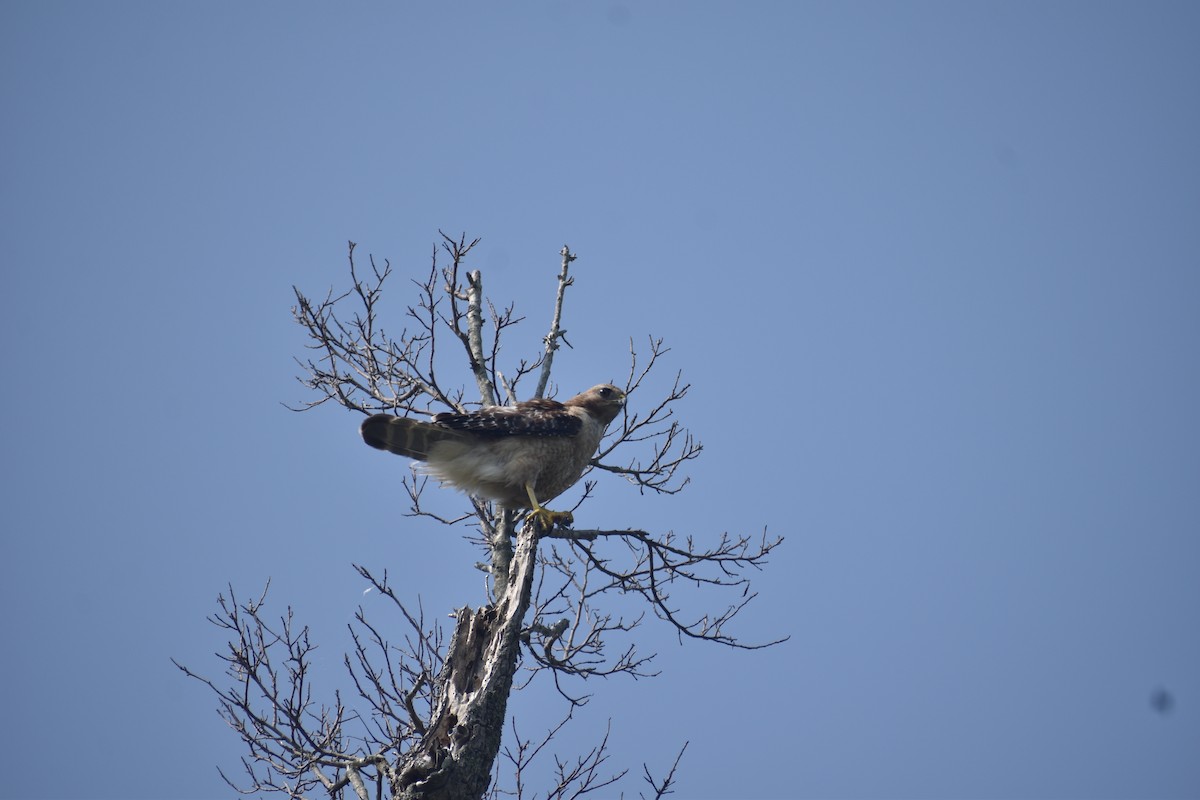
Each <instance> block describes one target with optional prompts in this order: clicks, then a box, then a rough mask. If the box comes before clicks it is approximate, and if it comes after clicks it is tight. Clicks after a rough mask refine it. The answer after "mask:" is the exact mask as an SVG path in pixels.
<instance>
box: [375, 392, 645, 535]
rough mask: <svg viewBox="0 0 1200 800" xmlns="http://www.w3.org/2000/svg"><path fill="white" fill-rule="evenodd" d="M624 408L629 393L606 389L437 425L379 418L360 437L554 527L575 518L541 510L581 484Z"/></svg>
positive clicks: (437, 419) (447, 418)
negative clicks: (577, 482) (594, 456)
mask: <svg viewBox="0 0 1200 800" xmlns="http://www.w3.org/2000/svg"><path fill="white" fill-rule="evenodd" d="M624 406H625V392H623V391H621V390H620V389H618V388H617V387H616V386H612V385H611V384H607V383H604V384H600V385H599V386H593V387H592V388H591V389H588V390H587V391H586V392H584V393H583V394H579V395H576V396H575V397H572V398H571V399H570V400H568V401H566V402H565V403H560V402H558V401H557V400H545V399H540V398H539V399H534V400H526V401H525V402H523V403H517V404H516V405H515V406H488V407H486V408H481V409H480V410H478V411H474V412H472V413H470V414H449V413H444V414H435V415H434V417H433V421H432V422H420V421H417V420H413V419H408V418H406V417H395V416H392V415H391V414H375V415H374V416H372V417H368V418H367V419H366V420H364V421H363V424H362V428H361V429H360V432H361V433H362V437H363V441H364V442H366V443H367V444H369V445H370V446H371V447H374V448H377V449H379V450H387V451H388V452H389V453H396V454H397V455H401V456H407V457H408V458H415V459H416V460H418V461H423V462H425V463H424V466H423V467H422V471H423V472H425V473H426V474H429V475H432V476H434V477H435V478H437V479H438V480H439V481H441V482H442V483H444V484H448V485H450V486H453V487H455V488H457V489H461V490H462V491H464V492H466V493H467V494H470V495H474V496H476V497H482V498H486V499H488V500H495V501H496V502H498V503H501V504H503V505H505V506H507V507H508V508H528V509H531V511H532V513H533V515H534V516H536V517H537V520H538V522H539V523H541V524H542V526H543V527H546V528H549V527H552V526H553V525H554V524H555V523H558V522H564V523H567V524H570V523H571V522H572V521H573V516H572V514H571V512H569V511H550V510H548V509H546V508H544V507H543V506H542V503H547V502H549V501H551V500H553V499H554V498H556V497H558V496H559V495H560V494H562V493H563V492H565V491H566V490H567V489H569V488H571V487H572V486H573V485H575V482H576V481H578V480H579V478H580V476H582V475H583V471H584V469H586V468H587V465H588V462H589V461H591V458H592V455H593V454H594V453H595V452H596V448H597V447H599V446H600V439H601V438H602V437H603V436H604V430H605V428H607V427H608V424H609V423H610V422H612V421H613V420H614V419H616V417H617V415H618V414H620V413H621V409H622V408H623V407H624Z"/></svg>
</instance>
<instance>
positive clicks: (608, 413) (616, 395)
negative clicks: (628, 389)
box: [567, 383, 625, 425]
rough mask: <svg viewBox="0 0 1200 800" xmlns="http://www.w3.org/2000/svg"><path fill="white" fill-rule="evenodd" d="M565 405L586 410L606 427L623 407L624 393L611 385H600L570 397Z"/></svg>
mask: <svg viewBox="0 0 1200 800" xmlns="http://www.w3.org/2000/svg"><path fill="white" fill-rule="evenodd" d="M567 405H571V406H579V407H580V408H583V409H586V410H587V412H588V413H589V414H591V415H592V416H594V417H596V418H597V419H599V420H600V421H601V422H603V423H604V424H605V425H608V423H610V422H612V421H613V420H614V419H616V418H617V415H618V414H620V413H621V409H622V408H624V407H625V392H624V391H622V390H621V389H618V388H617V387H616V386H613V385H612V384H611V383H602V384H600V385H599V386H593V387H592V388H590V389H588V390H587V391H586V392H584V393H583V394H579V395H576V396H575V397H572V398H571V399H570V400H568V401H567Z"/></svg>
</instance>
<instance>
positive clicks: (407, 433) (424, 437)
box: [359, 414, 462, 461]
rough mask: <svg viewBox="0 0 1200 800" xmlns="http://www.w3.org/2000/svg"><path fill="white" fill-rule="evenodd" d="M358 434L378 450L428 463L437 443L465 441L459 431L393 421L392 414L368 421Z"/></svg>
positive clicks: (410, 420) (378, 415) (397, 420)
mask: <svg viewBox="0 0 1200 800" xmlns="http://www.w3.org/2000/svg"><path fill="white" fill-rule="evenodd" d="M359 432H360V433H362V438H363V441H364V442H366V443H367V444H369V445H370V446H371V447H374V448H376V449H377V450H387V451H388V452H389V453H395V454H396V455H398V456H407V457H408V458H415V459H417V460H418V461H425V460H427V459H428V458H429V450H430V448H432V447H433V445H434V444H436V443H437V442H440V441H443V440H446V439H455V440H457V439H461V438H462V434H459V433H457V432H456V431H450V430H446V429H445V428H439V427H438V426H437V425H431V424H430V423H428V422H418V421H417V420H414V419H408V418H406V417H393V416H392V415H391V414H375V415H374V416H371V417H367V418H366V419H365V420H363V424H362V427H361V428H359Z"/></svg>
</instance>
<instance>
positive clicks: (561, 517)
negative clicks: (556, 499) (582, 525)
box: [527, 507, 575, 531]
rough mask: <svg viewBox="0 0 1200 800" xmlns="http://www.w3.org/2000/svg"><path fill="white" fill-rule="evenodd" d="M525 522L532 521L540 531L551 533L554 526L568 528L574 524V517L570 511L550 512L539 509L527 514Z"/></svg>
mask: <svg viewBox="0 0 1200 800" xmlns="http://www.w3.org/2000/svg"><path fill="white" fill-rule="evenodd" d="M527 520H530V521H532V522H533V524H534V525H536V526H537V528H538V530H540V531H551V530H553V529H554V527H555V526H556V525H563V526H570V525H571V523H573V522H575V515H574V514H572V513H571V512H570V511H551V510H550V509H548V508H540V507H539V508H535V509H533V510H532V511H530V512H529V516H528V517H527Z"/></svg>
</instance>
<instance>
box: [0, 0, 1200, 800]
mask: <svg viewBox="0 0 1200 800" xmlns="http://www.w3.org/2000/svg"><path fill="white" fill-rule="evenodd" d="M1198 38H1200V6H1196V5H1195V4H1191V3H1164V2H1151V3H1139V4H1133V3H1073V2H1053V3H1003V4H1001V3H994V4H986V3H977V2H969V3H924V2H919V3H918V2H914V3H904V4H900V3H872V2H864V3H800V2H796V3H767V2H760V3H742V4H733V3H728V4H718V3H682V2H673V3H672V2H664V3H647V4H621V3H530V4H520V5H511V4H509V5H501V4H482V3H460V4H454V5H450V6H440V5H439V6H435V5H434V4H392V5H383V4H367V3H363V4H354V5H343V4H338V5H333V4H309V3H288V4H283V3H260V4H233V3H223V4H222V3H216V4H214V3H206V4H199V3H195V4H181V3H157V2H153V3H152V2H145V3H129V2H115V3H104V4H100V3H81V2H76V3H61V2H36V3H35V2H8V3H5V4H4V5H3V7H2V8H0V60H2V69H0V87H2V91H3V103H4V110H5V119H6V124H5V125H4V131H5V133H4V144H5V146H4V150H3V156H2V157H0V165H2V166H0V168H2V170H3V178H2V180H0V186H2V188H0V203H2V204H3V205H2V213H0V220H2V221H0V236H2V239H0V252H2V253H3V264H4V292H3V297H4V313H3V315H2V317H0V325H3V342H4V362H5V375H6V377H5V381H4V385H5V391H4V393H3V398H4V399H3V403H4V414H3V420H4V422H3V424H4V442H5V444H4V448H3V453H4V455H3V465H4V473H5V480H4V481H3V484H2V485H0V499H2V501H3V502H2V508H3V517H2V519H3V526H2V527H3V531H4V533H3V536H4V550H5V557H4V559H3V561H2V566H0V570H2V572H0V577H2V579H3V580H2V581H0V592H2V595H0V597H2V598H3V609H4V611H3V614H2V615H0V625H2V626H3V627H2V629H0V633H2V637H3V639H2V640H3V642H4V648H5V653H6V655H5V658H4V659H3V663H2V664H0V687H2V691H3V697H2V702H3V708H4V717H5V719H6V724H5V725H4V733H3V734H2V735H3V739H4V745H3V748H0V752H3V762H2V763H3V764H4V765H5V767H6V770H5V772H6V777H5V780H4V781H3V783H2V784H0V796H2V797H5V798H68V797H81V798H151V797H154V798H208V797H219V796H220V797H223V796H227V795H228V792H227V791H226V789H225V788H224V786H223V784H222V783H221V782H220V779H219V777H218V776H217V773H216V769H215V767H216V765H218V764H220V765H222V766H224V767H226V768H227V769H231V770H232V769H234V768H235V767H236V760H237V758H238V757H239V756H240V754H241V753H240V750H239V748H238V746H237V743H236V741H235V740H234V737H233V736H232V734H231V733H229V732H228V731H227V730H226V729H225V728H224V726H223V723H221V721H220V720H219V719H218V718H217V717H216V714H215V712H214V710H213V708H214V707H213V701H212V698H211V697H209V696H208V695H207V694H206V693H205V691H204V690H203V689H202V687H201V686H199V685H198V684H195V683H191V682H188V681H186V680H185V679H184V678H183V677H182V676H180V675H179V674H178V673H177V672H176V671H175V669H174V668H173V667H172V666H171V663H170V660H169V659H170V657H175V658H178V659H180V660H182V661H184V662H186V663H188V664H189V665H191V666H193V667H195V668H196V669H197V670H199V671H207V672H210V673H215V672H217V671H218V664H217V662H216V659H215V658H213V656H212V655H211V654H212V653H213V651H215V650H216V649H218V648H219V647H220V644H221V640H220V638H219V636H218V635H217V632H216V631H215V630H214V629H212V628H211V626H209V625H207V624H206V623H205V621H204V618H205V616H206V615H208V614H210V613H211V612H212V611H213V609H214V607H215V604H214V600H215V597H216V595H217V593H218V592H220V591H222V590H224V589H225V587H226V585H227V584H228V583H232V584H233V586H234V587H235V588H236V589H237V590H239V591H240V592H242V593H245V594H249V593H251V592H254V591H256V590H258V589H260V588H261V586H262V584H263V583H264V582H265V581H266V580H267V579H268V578H270V579H271V580H272V598H273V600H274V602H275V604H276V607H277V608H279V609H280V610H282V608H283V606H284V605H285V604H288V603H290V604H292V605H293V606H294V607H295V609H296V613H297V615H298V616H299V618H300V619H302V620H303V621H305V622H307V623H309V624H310V625H311V626H312V628H313V632H314V636H315V638H316V639H317V641H319V642H321V643H322V644H323V647H322V650H321V651H319V652H320V654H321V656H322V657H323V658H324V659H326V660H325V661H324V662H322V663H321V664H320V665H319V667H320V669H319V673H320V675H321V676H323V677H326V678H327V679H328V681H330V682H331V685H332V684H333V683H334V682H336V681H338V680H340V678H339V677H338V664H339V661H340V657H341V652H342V649H343V648H344V647H346V644H347V636H346V634H345V623H346V622H347V621H348V620H349V619H350V618H351V616H352V615H353V613H354V609H355V608H356V607H357V606H358V604H359V603H360V602H363V596H362V590H363V588H365V587H364V586H363V585H362V582H361V580H359V579H358V578H357V576H356V575H355V574H354V572H353V570H352V569H351V567H350V564H351V563H352V562H358V563H364V564H367V565H370V566H374V567H377V568H380V569H382V568H387V569H388V570H389V571H390V573H391V575H392V576H393V578H394V580H395V581H396V582H397V584H398V585H399V586H401V587H402V593H404V594H407V596H409V597H411V598H416V597H417V596H418V595H419V596H421V597H422V598H423V602H424V605H425V608H426V609H429V610H432V611H436V612H437V613H440V612H441V611H443V610H444V611H447V612H448V611H449V610H450V609H451V608H454V607H457V606H461V605H463V604H478V603H480V602H481V601H482V599H483V595H482V586H481V579H480V577H479V573H478V572H477V571H476V570H475V569H474V568H473V564H474V562H475V561H476V560H477V554H476V553H475V552H474V551H473V550H472V548H471V546H470V545H469V544H468V543H467V542H465V541H463V540H462V539H461V538H459V537H457V536H456V535H454V534H452V533H447V532H446V531H444V530H440V529H439V528H438V527H437V526H433V525H429V524H426V523H423V522H421V521H419V520H412V519H408V518H405V517H402V516H400V512H402V511H403V509H404V507H405V503H404V498H403V495H402V493H401V491H400V486H399V481H400V478H401V476H402V475H404V474H406V467H405V465H404V463H403V462H402V461H400V460H399V459H394V460H387V459H384V458H382V457H380V456H379V454H378V453H375V452H373V451H370V450H368V449H367V448H365V447H364V446H363V445H362V443H361V441H360V440H359V438H358V436H357V433H356V427H357V424H358V420H357V419H354V418H352V417H351V415H349V414H348V413H345V412H340V411H339V410H337V409H333V408H327V409H321V410H319V411H316V412H312V413H308V414H299V415H298V414H293V413H291V412H289V411H286V410H285V409H284V408H283V406H282V405H281V403H284V402H287V403H295V402H298V401H301V400H303V399H305V397H306V395H305V393H304V391H303V388H302V387H301V386H300V385H299V384H297V383H296V382H295V380H294V375H295V374H296V367H295V365H294V363H293V361H292V359H293V357H296V356H300V355H302V346H303V338H302V335H301V331H300V329H299V328H298V327H296V326H295V325H294V323H292V322H291V319H290V315H289V309H290V306H291V304H292V302H293V298H292V295H291V286H292V285H293V284H295V285H297V286H299V287H300V288H302V289H303V290H305V291H306V292H309V293H311V294H320V293H322V292H323V291H324V290H326V289H327V288H329V287H330V286H336V287H343V286H345V283H346V280H347V275H346V269H345V249H346V241H347V240H353V241H355V242H357V243H358V244H359V248H360V249H359V253H360V255H362V256H365V255H366V254H367V253H373V254H375V256H376V257H377V258H388V259H390V260H391V263H392V264H393V265H394V267H395V268H396V271H397V279H396V280H395V281H394V282H393V285H392V287H391V294H390V295H389V296H388V299H387V300H388V302H389V303H390V309H391V311H390V313H391V314H393V315H394V320H395V322H394V323H393V327H397V328H398V327H399V324H400V316H401V314H402V313H403V308H404V306H405V305H407V304H408V303H410V302H412V299H413V298H412V296H411V295H410V294H408V293H407V289H406V278H407V277H408V276H414V277H419V276H421V275H423V274H424V271H425V270H426V269H427V267H428V256H429V251H430V248H431V246H432V244H433V243H434V242H435V240H436V238H437V230H438V229H439V228H441V229H444V230H447V231H450V232H459V231H466V232H467V233H468V234H469V235H471V236H479V237H482V239H483V241H482V243H481V245H480V247H479V248H478V250H477V251H476V253H477V259H476V260H475V262H474V264H473V266H475V267H477V268H480V269H482V270H483V271H484V278H485V282H486V286H487V288H488V290H489V293H490V294H491V296H492V297H493V298H495V299H496V300H497V301H498V302H505V301H509V300H513V301H515V302H516V303H517V305H518V309H519V311H521V312H522V313H525V314H527V315H528V316H529V321H528V322H527V323H526V324H525V326H523V327H522V328H520V329H518V331H517V333H516V335H515V336H514V338H513V339H511V340H510V344H509V348H510V349H508V350H506V355H507V356H508V357H509V358H511V359H512V361H513V362H514V363H515V361H516V360H517V359H519V358H521V357H524V356H528V355H530V354H532V353H533V352H535V351H536V348H537V346H538V341H539V338H540V337H541V335H542V334H543V333H544V332H545V330H546V328H547V327H548V324H549V310H550V303H551V301H552V298H553V291H554V285H553V276H554V274H555V272H556V269H557V262H558V256H557V252H558V250H559V248H560V247H562V245H563V243H564V242H565V243H568V244H569V245H570V246H571V247H572V249H574V250H575V251H576V252H577V253H578V254H579V260H578V261H577V262H576V274H577V283H576V286H575V287H574V288H573V289H572V293H571V294H570V295H569V296H568V300H567V308H566V315H567V319H566V324H565V327H566V328H567V329H568V331H569V333H570V338H571V342H572V344H573V345H574V349H573V350H569V351H564V352H563V353H561V354H560V356H559V358H558V361H557V362H556V367H557V371H556V378H557V382H558V384H559V385H560V386H561V387H562V390H563V391H564V392H565V393H571V392H574V391H576V390H579V389H582V388H586V387H587V386H590V385H592V384H594V383H597V382H599V381H604V380H609V379H612V378H618V377H620V376H622V375H623V374H624V372H625V370H626V368H627V361H626V359H627V342H628V339H629V337H631V336H633V337H635V338H638V339H640V338H642V337H644V336H646V335H648V334H652V335H655V336H662V337H665V338H666V340H667V342H668V343H669V344H670V345H671V346H672V347H673V350H672V352H671V353H670V356H669V358H668V360H667V363H666V371H664V373H663V374H662V379H663V380H664V381H665V380H667V379H668V378H669V377H670V376H669V375H668V374H667V372H672V373H673V371H674V370H676V369H679V370H682V371H683V373H684V376H685V378H686V379H687V380H688V381H690V382H691V383H692V384H693V391H692V392H691V393H690V394H689V396H688V398H687V400H686V401H685V402H684V403H683V404H682V406H681V407H680V409H679V411H680V414H681V416H682V419H683V421H684V422H685V423H686V424H687V425H688V426H689V427H690V428H691V430H692V431H693V432H694V433H695V434H696V435H697V436H698V437H699V438H700V439H701V441H702V442H703V443H704V445H705V453H704V457H703V458H702V459H701V460H700V461H699V462H698V463H697V464H696V467H695V469H694V470H693V484H692V486H691V487H689V490H688V491H685V492H684V493H683V494H681V495H679V496H677V497H673V498H668V499H645V498H639V497H638V496H637V494H636V492H635V491H634V490H633V489H632V488H631V487H628V486H626V485H624V484H622V483H621V482H620V481H617V480H614V479H612V478H607V479H605V480H604V481H603V482H602V485H601V488H600V492H599V494H598V497H597V499H596V500H595V501H593V502H592V503H590V504H589V505H588V506H586V507H585V510H586V511H585V513H586V515H587V517H588V519H587V520H586V523H587V524H588V525H589V526H591V525H596V526H603V527H614V528H615V527H625V526H637V527H646V528H648V529H651V530H659V531H663V530H669V529H674V530H676V531H678V532H680V533H689V534H693V535H696V536H698V537H713V536H716V535H718V534H719V533H720V532H721V531H724V530H729V531H735V532H737V531H757V530H760V529H762V528H763V527H764V526H765V527H767V529H768V530H769V531H771V532H773V533H779V534H782V535H784V536H786V537H787V543H786V545H785V546H784V547H783V549H781V550H780V551H778V556H777V557H776V558H774V559H773V561H772V563H771V565H770V567H769V569H768V570H766V571H765V572H764V573H763V574H762V575H761V576H759V578H758V582H757V584H756V586H757V588H758V590H759V591H760V593H761V596H760V599H759V600H758V602H757V604H756V605H755V606H752V607H751V609H750V610H749V611H748V612H747V614H746V615H745V617H744V618H743V619H742V628H741V629H740V632H741V633H742V634H743V635H744V637H745V638H746V639H748V640H761V639H765V638H775V637H777V636H778V635H781V634H783V635H790V636H791V639H790V640H789V641H788V642H787V643H786V644H785V645H783V646H780V647H778V648H775V649H773V650H770V651H767V652H755V653H745V652H730V651H725V650H722V649H720V648H716V647H704V646H701V645H700V644H696V643H687V644H684V645H680V644H678V643H677V641H676V639H675V637H674V636H673V635H672V634H671V632H670V631H669V630H667V629H666V627H665V626H663V625H659V624H648V625H647V626H646V627H645V628H644V629H643V630H642V633H641V637H640V639H639V643H640V647H641V649H643V650H651V651H655V650H656V651H658V652H659V653H660V656H659V659H658V662H657V663H658V666H659V668H660V669H661V670H662V673H663V674H662V676H661V677H660V678H658V679H656V680H652V681H639V682H636V683H634V682H623V681H615V680H614V681H609V682H601V683H598V684H596V685H590V686H589V687H588V689H589V690H592V691H593V692H594V695H595V699H594V700H593V701H592V703H591V704H590V705H589V706H588V707H587V709H586V713H585V714H583V715H582V716H581V718H580V719H579V721H578V722H577V723H576V725H575V727H574V728H573V729H572V733H571V735H570V736H569V737H567V738H565V739H564V740H563V752H564V753H569V752H571V747H573V746H576V745H579V744H582V743H585V742H589V743H590V742H591V740H593V739H594V738H596V737H597V736H598V735H599V734H600V733H601V732H602V731H603V728H604V725H605V720H606V719H608V718H609V717H611V718H612V720H613V731H612V737H611V741H612V743H613V746H614V748H615V750H614V764H617V765H628V766H632V767H633V768H634V769H635V771H636V770H638V769H639V768H640V764H641V762H642V761H643V760H648V761H649V762H650V763H651V764H652V765H664V766H665V764H667V763H669V761H670V759H671V758H672V757H673V756H674V753H675V751H676V750H677V749H678V746H679V745H680V744H681V743H682V742H683V741H684V740H690V741H691V745H690V746H689V748H688V751H687V755H686V757H685V759H684V762H683V766H682V767H681V771H682V782H681V784H680V788H679V794H678V796H679V797H686V798H731V797H755V798H767V797H812V798H816V797H838V798H886V797H923V798H924V797H928V798H962V797H973V798H1001V797H1003V798H1048V797H1055V798H1096V797H1112V798H1148V797H1156V798H1176V797H1178V798H1182V797H1195V796H1197V795H1200V759H1197V758H1196V743H1197V742H1200V635H1198V631H1200V627H1198V626H1197V624H1196V619H1197V611H1196V609H1198V608H1200V423H1198V421H1197V420H1198V416H1197V412H1196V409H1198V408H1200V380H1198V378H1200V260H1198V259H1200V256H1198V254H1200V224H1198V220H1200V148H1198V147H1197V144H1196V143H1197V142H1200V49H1198V48H1197V47H1196V41H1197V40H1198ZM463 377H464V380H465V379H466V375H465V374H464V376H463ZM634 400H635V401H636V400H637V398H636V397H635V398H634ZM452 500H453V498H452V497H448V498H446V502H451V501H452ZM581 522H584V520H581ZM369 599H370V598H369V597H368V598H367V602H369ZM368 611H370V609H368ZM377 613H379V614H382V613H383V610H382V609H378V610H377ZM1159 689H1166V690H1168V691H1169V692H1170V693H1171V695H1172V696H1173V697H1174V698H1175V704H1174V706H1173V708H1172V709H1171V710H1170V712H1169V713H1159V712H1156V711H1155V710H1154V709H1153V708H1152V706H1151V702H1150V698H1151V696H1152V694H1153V693H1154V692H1155V691H1157V690H1159ZM511 709H512V711H514V712H515V713H516V714H517V715H518V717H519V718H520V719H522V720H528V721H529V724H530V725H531V726H533V725H535V724H536V723H537V722H538V721H540V720H543V719H545V718H548V717H549V716H550V715H552V714H553V713H554V711H555V706H554V704H553V698H552V697H551V696H549V695H548V694H546V693H544V692H543V693H539V692H537V691H533V692H530V693H528V694H526V695H518V696H517V697H516V698H515V699H514V701H513V703H512V705H511ZM533 732H534V730H533V729H530V730H529V733H533ZM589 746H590V745H589ZM637 788H638V787H637V786H636V784H632V783H631V784H627V785H626V790H627V791H632V792H634V793H636V791H637Z"/></svg>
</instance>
